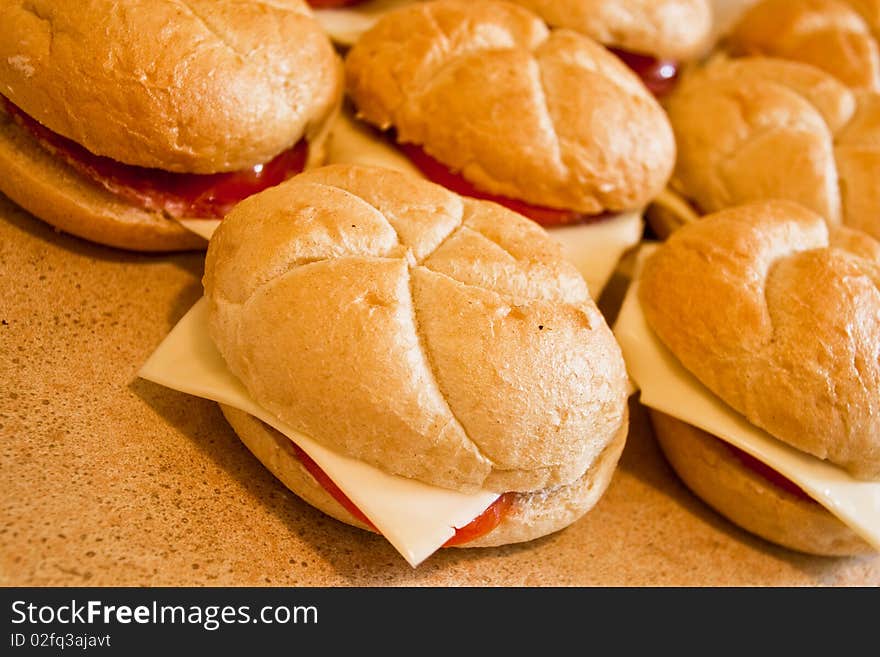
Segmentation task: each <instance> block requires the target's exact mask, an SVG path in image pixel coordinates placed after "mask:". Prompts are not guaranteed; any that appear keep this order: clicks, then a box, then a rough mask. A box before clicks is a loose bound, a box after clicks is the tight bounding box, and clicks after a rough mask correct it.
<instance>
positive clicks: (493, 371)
mask: <svg viewBox="0 0 880 657" xmlns="http://www.w3.org/2000/svg"><path fill="white" fill-rule="evenodd" d="M204 285H205V294H206V297H207V299H208V302H209V309H210V310H209V313H210V331H211V335H212V338H213V339H214V342H215V343H216V344H217V347H218V349H219V351H220V353H221V354H222V355H223V357H224V359H225V361H226V363H227V364H228V366H229V368H230V370H231V371H232V372H233V373H234V374H235V375H236V376H237V377H238V378H239V379H241V381H242V382H243V384H244V385H245V386H246V388H247V389H248V391H249V392H250V394H251V395H252V396H253V398H254V399H255V400H256V401H257V403H259V404H260V405H261V406H262V407H264V408H266V409H267V410H269V411H270V412H272V413H274V414H275V415H277V416H278V417H279V418H280V419H282V420H283V421H284V422H286V423H287V424H289V425H290V426H291V427H292V428H294V429H296V430H297V431H299V432H301V433H304V434H306V435H308V436H310V437H312V438H313V439H315V440H317V441H318V442H320V443H321V444H323V445H325V446H326V447H328V448H330V449H332V450H334V451H336V452H338V453H341V454H344V455H347V456H350V457H353V458H357V459H360V460H363V461H365V462H367V463H369V464H371V465H373V466H375V467H377V468H380V469H382V470H384V471H386V472H389V473H391V474H396V475H401V476H405V477H410V478H413V479H418V480H420V481H424V482H426V483H429V484H432V485H436V486H443V487H448V488H453V489H457V490H463V491H474V490H477V489H488V490H494V491H499V492H507V491H534V490H540V489H545V488H547V487H551V486H558V485H567V484H570V483H572V482H573V481H576V480H577V479H579V478H581V477H582V476H583V475H584V473H585V472H587V471H588V470H590V468H592V467H593V465H594V464H595V463H597V462H598V461H597V459H599V458H600V456H601V455H602V454H603V453H604V451H605V449H606V448H607V447H608V445H609V444H610V443H611V442H612V441H613V440H614V438H615V436H616V435H617V434H618V432H619V431H620V429H621V425H622V424H624V423H625V407H626V396H627V394H626V373H625V368H624V364H623V358H622V355H621V352H620V348H619V347H618V345H617V343H616V342H615V340H614V337H613V335H612V333H611V331H610V329H609V328H608V326H607V324H606V322H605V320H604V318H603V317H602V315H601V314H600V313H599V311H598V310H597V308H596V306H595V304H594V302H593V300H592V299H591V298H590V296H589V294H588V292H587V288H586V284H585V283H584V281H583V279H582V278H581V276H580V275H579V274H578V273H577V271H576V269H575V268H574V267H573V265H571V264H570V263H568V262H567V261H565V260H564V259H563V258H562V256H561V251H560V247H559V246H558V244H557V243H556V242H554V241H553V240H552V239H551V238H550V237H549V236H548V235H547V234H546V232H545V231H543V230H542V229H541V228H539V227H538V226H537V225H536V224H534V223H533V222H530V221H528V220H526V219H524V218H522V217H521V216H519V215H517V214H515V213H513V212H510V211H508V210H505V209H503V208H501V207H500V206H498V205H495V204H492V203H488V202H483V201H475V200H471V199H465V198H462V197H459V196H457V195H456V194H453V193H451V192H449V191H447V190H445V189H444V188H442V187H440V186H438V185H434V184H432V183H428V182H425V181H422V180H419V179H417V178H415V177H414V176H407V175H406V174H402V173H398V172H394V171H390V170H386V169H379V168H372V167H360V166H353V165H331V166H327V167H322V168H319V169H315V170H313V171H311V172H306V173H304V174H301V175H299V176H296V177H294V178H293V179H291V180H289V181H287V182H286V183H282V184H281V185H279V186H277V187H274V188H271V189H268V190H266V191H264V192H261V193H260V194H257V195H255V196H253V197H251V198H249V199H246V200H245V201H243V202H241V203H240V204H239V205H238V206H236V208H235V209H234V210H233V211H232V212H231V213H230V214H229V216H228V217H227V218H226V219H224V221H223V223H222V224H221V225H220V228H219V229H218V230H217V232H216V233H215V234H214V237H213V238H212V239H211V242H210V245H209V248H208V253H207V258H206V263H205V276H204Z"/></svg>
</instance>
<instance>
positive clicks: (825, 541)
mask: <svg viewBox="0 0 880 657" xmlns="http://www.w3.org/2000/svg"><path fill="white" fill-rule="evenodd" d="M649 415H650V418H651V423H652V424H653V426H654V434H655V435H656V437H657V442H658V443H659V445H660V448H661V449H662V450H663V454H664V456H665V457H666V459H667V461H669V464H670V465H671V466H672V469H673V470H675V472H676V474H677V475H678V476H679V477H680V478H681V480H682V481H683V482H684V483H685V485H686V486H687V487H688V488H689V489H690V490H691V491H692V492H693V493H694V494H695V495H696V496H697V497H699V498H701V499H702V500H703V501H704V502H706V503H707V504H708V505H709V506H711V507H712V508H713V509H715V510H716V511H717V512H718V513H720V514H721V515H723V516H724V517H726V518H727V519H728V520H730V521H731V522H733V523H734V524H736V525H739V526H740V527H742V528H743V529H745V530H747V531H749V532H751V533H753V534H755V535H757V536H760V537H762V538H764V539H765V540H768V541H770V542H772V543H776V544H778V545H782V546H784V547H787V548H789V549H792V550H799V551H801V552H807V553H809V554H819V555H823V556H855V555H861V554H870V553H872V552H874V551H875V550H874V549H873V548H872V547H871V546H870V545H868V543H866V542H865V540H864V539H862V538H861V537H860V536H859V535H858V534H856V533H855V532H854V531H853V530H851V529H850V528H849V527H847V526H846V525H845V524H844V523H843V522H842V521H841V520H840V519H838V518H837V517H836V516H834V515H833V514H832V513H831V512H829V511H828V510H826V509H825V508H824V507H823V506H821V505H819V504H818V503H815V502H808V501H806V500H803V499H801V498H799V497H797V496H796V495H794V494H792V493H790V492H788V491H787V490H784V489H782V488H780V487H779V486H776V485H774V484H772V483H770V482H769V481H768V480H767V479H765V478H764V477H763V476H761V475H759V474H758V473H756V472H755V471H754V470H751V469H750V468H748V467H746V466H745V465H743V464H742V462H741V461H740V460H739V459H738V458H736V456H734V454H733V453H732V452H731V451H730V449H728V448H727V447H726V446H725V445H724V443H723V442H722V441H721V439H720V438H716V437H715V436H712V435H711V434H708V433H706V432H705V431H702V430H700V429H698V428H696V427H694V426H691V425H689V424H686V423H684V422H682V421H680V420H677V419H675V418H673V417H670V416H669V415H665V414H663V413H660V412H658V411H654V410H650V409H649Z"/></svg>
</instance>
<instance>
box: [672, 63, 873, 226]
mask: <svg viewBox="0 0 880 657" xmlns="http://www.w3.org/2000/svg"><path fill="white" fill-rule="evenodd" d="M878 98H880V97H878V95H877V94H876V93H872V92H871V93H869V92H862V93H858V94H854V93H853V92H851V91H850V90H849V89H847V88H846V87H845V86H844V85H843V84H842V83H840V82H838V81H837V80H836V79H835V78H834V77H832V76H830V75H828V74H827V73H824V72H823V71H821V70H820V69H817V68H815V67H813V66H810V65H808V64H802V63H799V62H794V61H789V60H781V59H776V58H766V57H746V58H741V59H734V60H728V59H720V60H716V61H714V62H713V63H711V64H710V65H708V66H706V67H705V68H703V69H702V70H699V71H696V72H694V73H692V74H690V75H688V76H686V78H685V80H683V81H682V83H681V84H680V85H679V86H678V88H677V89H675V90H674V91H673V92H672V93H671V94H670V96H669V97H668V98H667V100H666V108H667V111H668V113H669V119H670V122H671V123H672V126H673V130H674V131H675V136H676V140H677V143H678V160H677V162H676V166H675V172H674V174H673V177H672V181H671V186H672V188H673V189H674V190H675V191H677V192H679V193H681V194H682V195H683V196H685V197H686V198H688V199H690V200H691V201H692V202H693V203H694V204H695V205H696V206H697V207H698V208H699V209H700V211H701V212H703V213H708V212H714V211H716V210H720V209H722V208H725V207H730V206H733V205H737V204H740V203H746V202H750V201H756V200H762V199H771V198H782V199H789V200H793V201H797V202H799V203H801V204H803V205H805V206H806V207H808V208H810V209H812V210H814V211H816V212H818V213H819V214H821V215H822V216H823V217H825V218H826V220H827V221H828V222H829V224H832V225H836V224H839V223H840V222H841V221H843V222H845V223H846V224H847V225H849V226H851V227H854V228H859V229H860V230H865V231H867V232H869V233H871V234H872V235H874V236H875V237H878V238H880V194H878V192H877V185H876V184H874V183H875V181H876V180H877V179H878V178H880V128H878V126H880V101H878Z"/></svg>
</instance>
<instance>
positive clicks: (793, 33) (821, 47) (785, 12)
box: [723, 0, 880, 91]
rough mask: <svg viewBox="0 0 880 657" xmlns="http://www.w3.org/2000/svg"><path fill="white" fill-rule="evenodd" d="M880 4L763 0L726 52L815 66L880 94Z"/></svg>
mask: <svg viewBox="0 0 880 657" xmlns="http://www.w3.org/2000/svg"><path fill="white" fill-rule="evenodd" d="M878 39H880V0H798V1H797V2H793V1H792V0H759V2H757V3H756V4H755V5H753V6H752V7H750V8H749V9H748V10H747V11H746V12H745V13H744V14H743V15H742V16H741V17H740V19H739V21H738V22H737V23H736V24H735V25H734V26H733V28H732V30H731V31H730V33H729V34H728V35H727V37H726V39H725V40H724V44H723V47H724V49H726V50H727V51H729V52H730V53H732V54H734V55H768V56H773V57H781V58H785V59H793V60H797V61H802V62H805V63H808V64H812V65H814V66H817V67H818V68H821V69H823V70H825V71H827V72H828V73H830V74H831V75H834V76H835V77H837V78H839V79H840V80H841V81H842V82H843V83H845V84H847V85H848V86H850V87H853V88H857V89H870V90H874V91H880V45H878V43H880V41H878Z"/></svg>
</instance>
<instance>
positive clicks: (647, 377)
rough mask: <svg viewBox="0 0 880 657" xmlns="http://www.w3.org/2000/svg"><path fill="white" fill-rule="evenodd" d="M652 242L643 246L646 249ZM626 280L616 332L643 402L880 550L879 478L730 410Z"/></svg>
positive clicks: (635, 285)
mask: <svg viewBox="0 0 880 657" xmlns="http://www.w3.org/2000/svg"><path fill="white" fill-rule="evenodd" d="M651 248H656V247H654V245H649V246H645V247H642V249H640V256H644V255H646V254H647V253H648V252H649V250H650V249H651ZM638 290H639V286H638V282H637V281H636V282H634V283H632V284H631V285H630V287H629V290H628V291H627V295H626V298H625V299H624V302H623V306H622V307H621V310H620V314H619V315H618V317H617V321H616V322H615V324H614V334H615V336H616V337H617V341H618V342H619V343H620V347H621V349H622V350H623V356H624V359H625V360H626V364H627V370H628V372H629V375H630V378H631V379H632V381H633V383H634V384H635V386H636V387H637V389H639V390H641V398H640V399H641V402H642V403H643V404H645V405H646V406H649V407H651V408H654V409H656V410H658V411H661V412H663V413H666V414H667V415H671V416H673V417H676V418H678V419H680V420H682V421H684V422H687V423H688V424H691V425H693V426H695V427H699V428H700V429H703V430H704V431H706V432H708V433H710V434H712V435H714V436H717V437H719V438H721V439H723V440H726V441H727V442H729V443H731V444H732V445H735V446H736V447H739V448H740V449H742V450H744V451H745V452H748V453H749V454H751V455H752V456H754V457H755V458H757V459H759V460H760V461H763V462H764V463H766V464H767V465H769V466H770V467H771V468H773V469H774V470H776V471H777V472H780V473H782V474H783V475H785V476H786V477H788V478H789V479H790V480H791V481H793V482H794V483H796V484H797V485H798V486H800V487H801V488H802V489H803V490H804V491H805V492H806V493H807V494H808V495H810V496H811V497H812V498H814V499H815V500H816V501H817V502H819V503H820V504H821V505H822V506H824V507H825V508H826V509H828V510H829V511H830V512H831V513H833V514H834V515H835V516H837V517H838V518H840V520H842V521H843V522H844V523H846V524H847V525H848V526H849V527H850V528H852V530H853V531H855V532H856V533H858V534H859V535H860V536H862V538H864V539H865V540H866V541H867V542H868V543H870V544H871V545H873V546H874V547H875V548H877V549H878V550H880V482H869V481H861V480H858V479H855V478H853V477H851V476H850V475H849V474H848V473H847V472H846V471H844V470H843V469H841V468H839V467H837V466H835V465H833V464H831V463H829V462H827V461H823V460H821V459H818V458H816V457H814V456H811V455H810V454H807V453H805V452H802V451H800V450H798V449H795V448H794V447H790V446H789V445H787V444H785V443H783V442H782V441H780V440H777V439H776V438H774V437H773V436H771V435H770V434H768V433H767V432H766V431H763V430H761V429H759V428H758V427H756V426H754V425H753V424H751V423H750V422H748V420H746V418H745V417H743V416H742V415H740V414H739V413H737V412H736V411H734V410H733V409H732V408H731V407H729V406H728V405H727V404H725V403H724V402H723V401H722V400H721V399H719V398H718V397H716V396H715V395H714V394H713V393H712V392H711V391H710V390H709V389H708V388H706V387H705V386H703V385H702V384H701V383H700V382H699V381H698V380H697V378H696V377H694V376H693V375H692V374H691V373H690V372H688V371H687V370H686V369H685V368H684V367H683V366H682V365H681V364H680V363H679V362H678V360H677V359H676V358H675V356H673V355H672V353H671V352H670V351H669V350H667V349H666V347H665V346H664V345H663V344H662V343H661V342H660V340H659V339H658V338H657V337H656V336H655V335H654V333H653V332H652V331H651V329H650V327H649V326H648V324H647V321H646V319H645V316H644V314H643V312H642V308H641V304H640V303H639V301H638Z"/></svg>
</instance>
